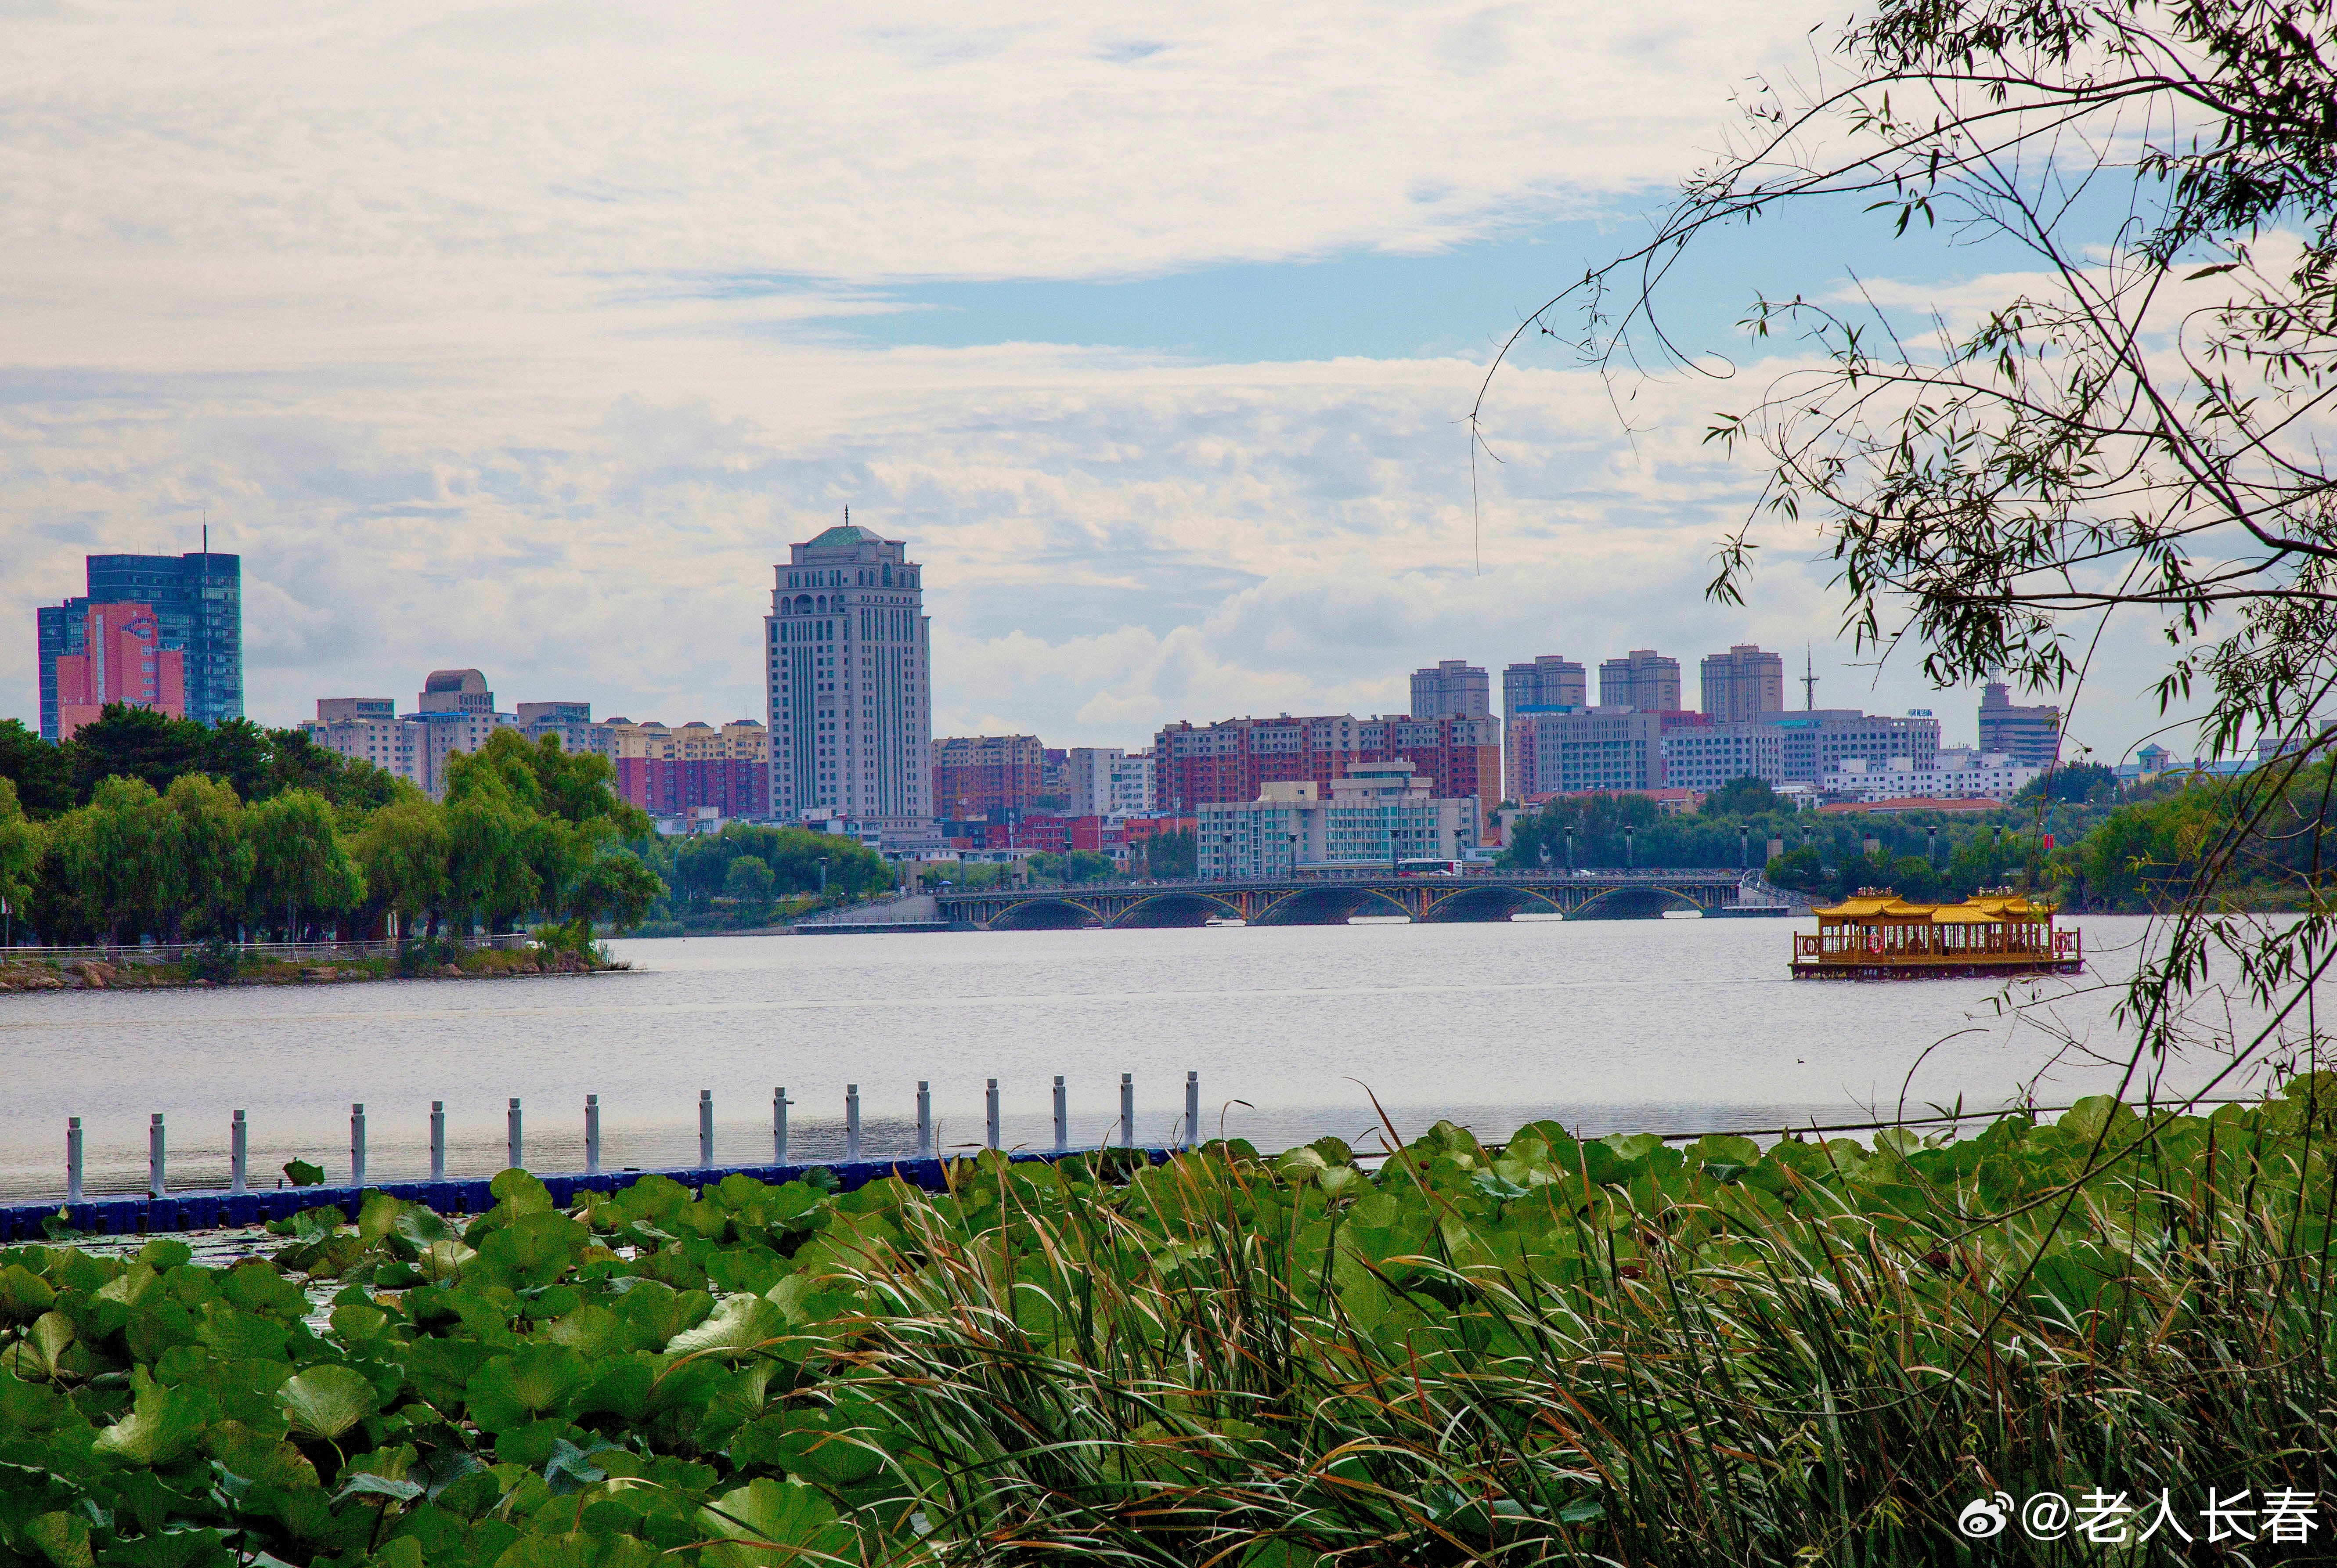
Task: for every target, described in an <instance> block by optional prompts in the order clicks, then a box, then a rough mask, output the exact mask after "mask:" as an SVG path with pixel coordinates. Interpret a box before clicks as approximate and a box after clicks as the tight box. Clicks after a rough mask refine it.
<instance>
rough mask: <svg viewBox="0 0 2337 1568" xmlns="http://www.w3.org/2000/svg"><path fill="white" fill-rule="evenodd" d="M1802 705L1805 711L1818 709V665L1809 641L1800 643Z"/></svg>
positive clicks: (1812, 711)
mask: <svg viewBox="0 0 2337 1568" xmlns="http://www.w3.org/2000/svg"><path fill="white" fill-rule="evenodd" d="M1802 707H1803V709H1804V711H1808V712H1811V713H1814V712H1816V711H1818V666H1817V660H1816V658H1815V656H1814V654H1813V653H1812V652H1811V651H1810V644H1809V643H1806V642H1804V643H1803V644H1802Z"/></svg>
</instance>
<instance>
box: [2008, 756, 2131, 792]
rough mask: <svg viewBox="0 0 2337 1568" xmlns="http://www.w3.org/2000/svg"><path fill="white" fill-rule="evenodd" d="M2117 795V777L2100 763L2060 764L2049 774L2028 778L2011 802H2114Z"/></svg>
mask: <svg viewBox="0 0 2337 1568" xmlns="http://www.w3.org/2000/svg"><path fill="white" fill-rule="evenodd" d="M2117 796H2118V782H2117V774H2116V773H2113V772H2112V771H2110V769H2107V768H2105V767H2103V766H2102V765H2101V764H2100V763H2098V762H2064V763H2062V764H2061V765H2060V766H2059V767H2058V768H2056V769H2053V770H2052V771H2051V772H2050V773H2045V774H2040V775H2039V776H2038V777H2037V778H2035V779H2030V780H2029V782H2028V784H2026V785H2024V786H2023V787H2022V789H2021V790H2020V793H2019V794H2018V795H2016V796H2014V797H2013V799H2014V800H2015V801H2016V802H2019V801H2028V800H2071V801H2076V800H2115V799H2117Z"/></svg>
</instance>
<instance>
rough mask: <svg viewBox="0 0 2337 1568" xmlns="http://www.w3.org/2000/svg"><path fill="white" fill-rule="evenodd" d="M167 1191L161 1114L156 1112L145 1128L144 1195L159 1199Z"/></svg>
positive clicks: (167, 1182)
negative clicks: (163, 1166)
mask: <svg viewBox="0 0 2337 1568" xmlns="http://www.w3.org/2000/svg"><path fill="white" fill-rule="evenodd" d="M167 1191H170V1182H169V1181H168V1180H167V1178H166V1177H165V1175H164V1172H163V1169H162V1113H161V1112H160V1111H157V1112H154V1120H153V1121H152V1122H151V1123H150V1124H149V1125H148V1126H147V1128H146V1195H147V1196H148V1197H149V1198H160V1197H161V1196H162V1194H163V1193H165V1192H167Z"/></svg>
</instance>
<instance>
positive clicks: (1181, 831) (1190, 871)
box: [1144, 828, 1201, 882]
mask: <svg viewBox="0 0 2337 1568" xmlns="http://www.w3.org/2000/svg"><path fill="white" fill-rule="evenodd" d="M1200 864H1201V861H1200V852H1199V846H1198V845H1197V844H1195V843H1194V841H1193V830H1192V829H1191V828H1178V829H1177V830H1176V831H1175V832H1173V833H1155V834H1154V835H1153V836H1152V837H1151V838H1148V839H1146V840H1145V841H1144V871H1145V875H1147V876H1149V877H1155V878H1157V879H1159V880H1160V881H1164V882H1166V881H1180V880H1189V879H1190V878H1192V877H1195V876H1197V875H1198V874H1199V871H1200Z"/></svg>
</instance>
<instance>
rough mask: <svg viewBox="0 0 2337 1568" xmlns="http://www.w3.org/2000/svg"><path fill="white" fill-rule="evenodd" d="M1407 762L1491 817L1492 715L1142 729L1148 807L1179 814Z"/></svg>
mask: <svg viewBox="0 0 2337 1568" xmlns="http://www.w3.org/2000/svg"><path fill="white" fill-rule="evenodd" d="M1390 762H1409V763H1411V764H1412V765H1413V768H1414V769H1416V770H1417V771H1418V772H1419V774H1420V776H1421V778H1422V779H1423V780H1425V781H1426V784H1427V787H1428V788H1429V789H1430V790H1431V791H1432V793H1433V797H1434V798H1435V799H1453V798H1456V797H1459V796H1462V795H1467V796H1472V797H1474V798H1476V799H1477V800H1478V801H1479V803H1480V809H1481V813H1482V815H1483V816H1484V817H1485V818H1487V819H1489V820H1490V819H1491V815H1492V810H1493V808H1494V807H1495V806H1497V805H1498V804H1500V801H1501V793H1500V789H1501V723H1500V721H1499V720H1495V719H1491V718H1483V719H1453V718H1444V719H1423V718H1417V717H1413V716H1411V715H1404V714H1398V715H1394V716H1392V717H1386V718H1377V717H1375V718H1371V719H1357V718H1355V717H1354V715H1352V714H1347V713H1335V714H1330V715H1327V716H1325V717H1322V718H1309V719H1293V718H1292V717H1290V716H1289V715H1288V714H1284V715H1282V716H1281V717H1280V718H1278V719H1223V720H1218V721H1217V722H1216V723H1214V724H1208V725H1194V724H1189V723H1187V722H1185V721H1183V720H1178V722H1177V723H1174V724H1170V725H1168V726H1167V727H1165V728H1164V729H1162V730H1160V731H1159V733H1158V734H1156V735H1155V736H1154V737H1153V738H1152V768H1153V806H1154V809H1156V810H1161V811H1170V812H1176V813H1178V814H1182V813H1185V812H1188V811H1191V810H1193V809H1195V808H1197V807H1199V806H1202V805H1205V804H1208V803H1211V802H1216V801H1233V802H1236V803H1239V802H1242V801H1247V800H1255V799H1257V796H1258V791H1259V790H1260V789H1263V788H1264V787H1265V786H1266V785H1267V784H1269V783H1276V782H1294V781H1296V780H1301V779H1312V780H1314V781H1315V783H1316V784H1318V785H1320V786H1321V787H1322V788H1324V789H1329V788H1330V787H1331V784H1332V783H1333V781H1334V780H1335V779H1343V778H1345V777H1346V775H1347V774H1348V773H1349V772H1350V771H1351V770H1352V769H1354V768H1356V767H1359V766H1364V765H1377V764H1381V763H1390Z"/></svg>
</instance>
